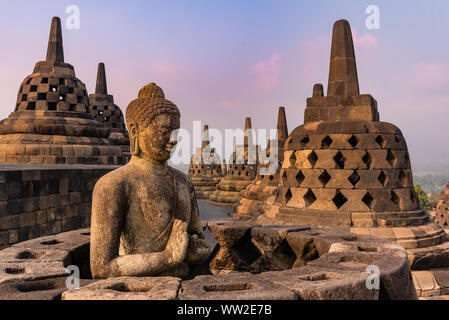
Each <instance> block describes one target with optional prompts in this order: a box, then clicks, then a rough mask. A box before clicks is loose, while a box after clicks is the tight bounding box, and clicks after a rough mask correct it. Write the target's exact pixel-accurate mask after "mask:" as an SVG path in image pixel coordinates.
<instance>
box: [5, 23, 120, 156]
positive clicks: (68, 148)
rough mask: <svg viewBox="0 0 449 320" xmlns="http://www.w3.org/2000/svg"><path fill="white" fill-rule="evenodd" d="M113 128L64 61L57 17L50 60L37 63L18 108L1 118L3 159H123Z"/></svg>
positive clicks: (48, 57) (21, 87)
mask: <svg viewBox="0 0 449 320" xmlns="http://www.w3.org/2000/svg"><path fill="white" fill-rule="evenodd" d="M109 133H110V130H109V129H107V128H103V127H102V125H101V123H99V122H98V121H96V120H95V119H93V117H92V116H91V114H90V113H89V110H88V97H87V91H86V87H85V85H84V83H83V82H81V81H80V80H79V79H78V78H76V76H75V71H74V68H73V66H72V65H70V64H68V63H65V62H64V52H63V47H62V31H61V21H60V19H59V18H58V17H54V18H53V19H52V23H51V29H50V37H49V42H48V49H47V59H46V60H45V61H41V62H38V63H36V65H35V67H34V71H33V74H31V75H29V76H28V77H26V78H25V80H24V81H23V82H22V84H21V85H20V89H19V93H18V95H17V104H16V107H15V109H14V112H12V113H11V114H10V115H9V117H8V118H7V119H5V120H2V121H1V122H0V163H26V164H111V165H115V164H121V163H123V159H122V153H121V150H120V148H119V147H118V146H115V145H113V144H112V143H111V142H110V141H109V140H108V136H109Z"/></svg>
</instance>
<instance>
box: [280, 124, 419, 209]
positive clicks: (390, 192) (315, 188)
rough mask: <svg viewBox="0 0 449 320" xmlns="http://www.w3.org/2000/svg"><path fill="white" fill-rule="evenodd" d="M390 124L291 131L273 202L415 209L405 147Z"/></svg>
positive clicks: (342, 206)
mask: <svg viewBox="0 0 449 320" xmlns="http://www.w3.org/2000/svg"><path fill="white" fill-rule="evenodd" d="M360 124H361V125H362V126H363V124H362V123H360ZM389 126H390V127H389V128H388V129H389V130H381V131H379V130H375V131H376V132H374V133H372V132H367V133H357V134H345V133H335V134H333V133H328V134H313V133H312V134H298V135H294V136H291V137H290V138H289V139H288V140H287V144H286V151H285V154H284V159H286V160H285V161H284V163H283V166H282V169H281V182H280V188H279V193H278V195H277V197H276V202H277V203H279V204H286V205H287V206H291V207H296V208H309V209H316V210H331V211H346V212H359V211H362V212H363V211H365V212H366V211H373V212H376V211H381V212H385V211H392V212H394V211H409V210H415V209H417V208H418V207H417V205H418V204H417V198H416V194H415V191H414V188H413V178H412V172H411V169H410V158H409V155H408V151H407V146H406V144H405V141H404V138H403V136H402V134H401V133H400V131H399V129H397V128H396V127H394V126H393V125H389ZM287 200H288V201H287Z"/></svg>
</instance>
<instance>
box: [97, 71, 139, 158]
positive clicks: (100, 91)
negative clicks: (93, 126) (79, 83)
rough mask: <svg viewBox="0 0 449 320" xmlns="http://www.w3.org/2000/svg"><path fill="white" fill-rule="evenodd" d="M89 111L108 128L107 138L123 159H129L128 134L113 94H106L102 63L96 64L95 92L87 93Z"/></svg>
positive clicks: (104, 73) (106, 88) (104, 72)
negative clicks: (120, 152)
mask: <svg viewBox="0 0 449 320" xmlns="http://www.w3.org/2000/svg"><path fill="white" fill-rule="evenodd" d="M89 111H90V113H91V115H92V116H93V117H94V119H96V120H97V121H98V122H100V123H101V124H102V125H103V127H104V128H107V129H110V130H111V134H110V135H109V140H110V141H112V142H113V143H114V144H115V145H117V146H119V147H120V149H121V150H122V154H123V157H124V158H125V161H126V162H128V161H129V160H130V159H131V153H130V151H129V135H128V130H126V125H125V119H124V117H123V112H122V110H120V107H119V106H118V105H116V104H114V96H112V95H110V94H108V87H107V84H106V71H105V67H104V63H99V64H98V72H97V84H96V87H95V93H94V94H90V95H89Z"/></svg>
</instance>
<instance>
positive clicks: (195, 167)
mask: <svg viewBox="0 0 449 320" xmlns="http://www.w3.org/2000/svg"><path fill="white" fill-rule="evenodd" d="M204 155H207V156H206V157H204ZM222 177H223V175H222V173H221V159H220V157H219V156H218V154H216V153H215V149H214V148H211V147H210V146H209V126H208V125H205V126H204V130H203V138H202V145H201V148H198V149H197V150H196V152H195V154H194V155H193V156H192V159H191V160H190V167H189V178H190V180H191V181H192V183H193V186H194V188H195V194H196V197H197V198H198V199H209V196H210V195H211V194H212V193H213V192H214V191H215V188H216V185H217V183H219V182H220V180H221V178H222Z"/></svg>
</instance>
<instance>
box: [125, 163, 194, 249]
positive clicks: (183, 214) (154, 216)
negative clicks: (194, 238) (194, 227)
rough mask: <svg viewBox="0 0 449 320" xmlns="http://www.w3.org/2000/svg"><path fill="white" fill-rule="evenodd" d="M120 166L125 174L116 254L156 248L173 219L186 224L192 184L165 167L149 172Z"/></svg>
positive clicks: (163, 246)
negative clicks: (124, 215)
mask: <svg viewBox="0 0 449 320" xmlns="http://www.w3.org/2000/svg"><path fill="white" fill-rule="evenodd" d="M133 167H134V166H132V165H131V166H129V167H123V168H122V169H120V170H122V171H125V172H123V173H122V174H123V175H124V176H126V177H127V179H126V180H124V181H122V182H121V183H122V184H124V186H123V187H124V188H123V190H126V191H125V192H126V194H127V196H126V198H127V199H128V201H127V204H126V206H127V214H126V217H125V218H124V219H125V221H124V225H123V231H122V233H121V237H120V251H119V254H120V255H124V254H134V253H147V252H158V251H162V250H163V249H164V248H165V245H166V243H167V241H168V238H169V236H170V232H171V229H172V225H173V221H174V219H180V220H183V221H186V222H187V224H190V218H191V212H192V210H196V206H195V207H194V206H193V205H192V201H193V190H192V189H193V187H192V185H191V183H190V182H189V180H188V179H186V177H185V175H183V174H181V173H180V172H179V171H177V170H175V169H172V168H170V167H166V169H165V170H161V171H153V172H152V173H151V174H150V173H147V172H144V171H143V170H138V169H137V170H136V169H135V168H133Z"/></svg>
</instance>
